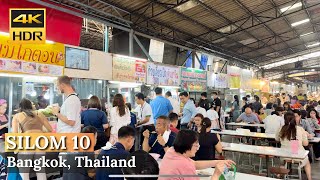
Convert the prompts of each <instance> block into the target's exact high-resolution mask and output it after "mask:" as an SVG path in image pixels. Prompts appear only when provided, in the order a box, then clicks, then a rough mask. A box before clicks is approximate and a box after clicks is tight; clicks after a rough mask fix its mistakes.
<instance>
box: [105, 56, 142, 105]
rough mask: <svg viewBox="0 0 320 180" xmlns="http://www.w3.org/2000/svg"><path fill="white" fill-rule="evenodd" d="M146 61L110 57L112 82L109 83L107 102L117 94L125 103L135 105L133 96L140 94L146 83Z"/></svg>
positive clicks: (126, 57) (124, 57)
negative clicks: (120, 95) (122, 97)
mask: <svg viewBox="0 0 320 180" xmlns="http://www.w3.org/2000/svg"><path fill="white" fill-rule="evenodd" d="M146 61H147V60H145V59H139V58H133V57H128V56H122V55H115V54H114V55H113V57H112V81H109V85H108V94H109V97H110V99H109V102H112V98H113V97H114V95H116V94H117V93H120V94H122V95H123V96H124V98H125V101H126V102H129V103H131V105H134V104H135V98H134V96H135V94H136V93H138V92H141V86H142V85H143V84H145V83H146V65H147V63H146Z"/></svg>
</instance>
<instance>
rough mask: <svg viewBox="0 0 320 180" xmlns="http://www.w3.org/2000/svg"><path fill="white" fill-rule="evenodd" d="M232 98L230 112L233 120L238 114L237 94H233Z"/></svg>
mask: <svg viewBox="0 0 320 180" xmlns="http://www.w3.org/2000/svg"><path fill="white" fill-rule="evenodd" d="M233 99H234V101H233V103H232V107H231V112H232V117H233V120H234V121H235V120H236V119H238V117H239V116H240V106H239V105H240V103H239V96H238V95H234V96H233Z"/></svg>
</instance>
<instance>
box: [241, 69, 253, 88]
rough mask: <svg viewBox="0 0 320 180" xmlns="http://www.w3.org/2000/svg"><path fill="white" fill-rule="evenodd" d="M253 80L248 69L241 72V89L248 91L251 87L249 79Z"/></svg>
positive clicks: (251, 73)
mask: <svg viewBox="0 0 320 180" xmlns="http://www.w3.org/2000/svg"><path fill="white" fill-rule="evenodd" d="M252 78H253V72H252V71H250V70H248V69H242V70H241V89H244V90H250V89H252V87H251V83H250V81H251V79H252Z"/></svg>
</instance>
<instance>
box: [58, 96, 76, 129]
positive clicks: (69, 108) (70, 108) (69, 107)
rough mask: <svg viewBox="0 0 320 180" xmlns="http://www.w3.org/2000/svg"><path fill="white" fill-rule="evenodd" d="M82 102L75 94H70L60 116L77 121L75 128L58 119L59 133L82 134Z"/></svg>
mask: <svg viewBox="0 0 320 180" xmlns="http://www.w3.org/2000/svg"><path fill="white" fill-rule="evenodd" d="M80 113H81V102H80V99H79V98H78V97H77V96H76V95H75V94H70V95H69V96H68V97H67V98H66V99H65V100H64V102H63V104H62V106H61V108H60V114H62V115H63V116H66V117H67V118H68V120H70V121H75V125H74V126H70V125H68V124H66V123H65V122H63V121H61V120H60V119H58V123H57V133H80V131H81V115H80Z"/></svg>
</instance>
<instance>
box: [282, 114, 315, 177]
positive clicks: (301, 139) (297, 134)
mask: <svg viewBox="0 0 320 180" xmlns="http://www.w3.org/2000/svg"><path fill="white" fill-rule="evenodd" d="M284 121H285V124H284V126H282V128H281V129H280V130H279V131H278V132H277V133H276V140H277V141H280V142H281V148H283V149H287V150H288V151H289V152H290V151H291V143H298V148H299V151H305V149H304V147H303V146H308V144H309V142H308V137H307V132H306V131H305V130H304V129H303V128H302V127H300V126H297V124H296V119H295V116H294V113H292V112H287V113H286V114H285V115H284ZM294 140H295V141H294ZM296 141H297V142H296ZM295 161H301V165H300V168H301V167H304V169H305V172H306V174H307V177H308V180H311V179H312V178H311V165H310V162H309V159H308V156H307V157H306V158H305V159H304V160H295Z"/></svg>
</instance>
